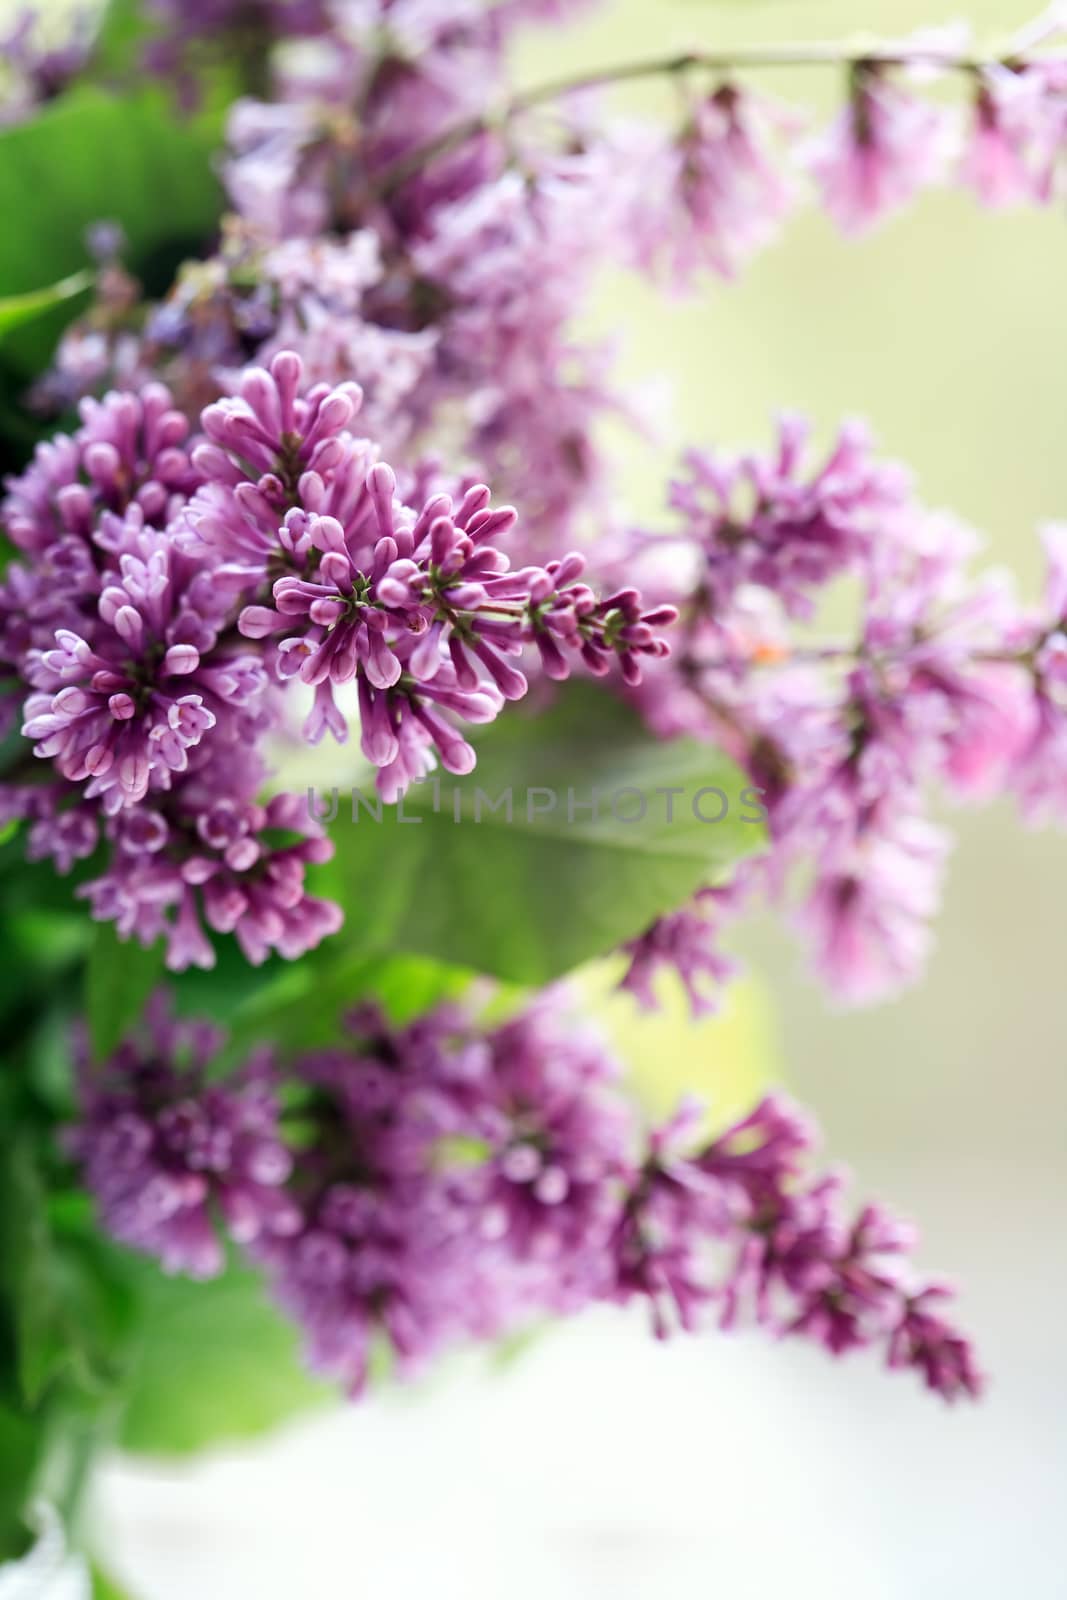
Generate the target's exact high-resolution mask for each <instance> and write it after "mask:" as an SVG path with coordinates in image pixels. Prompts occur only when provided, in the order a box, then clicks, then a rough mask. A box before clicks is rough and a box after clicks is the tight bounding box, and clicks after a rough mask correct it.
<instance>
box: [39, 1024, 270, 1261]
mask: <svg viewBox="0 0 1067 1600" xmlns="http://www.w3.org/2000/svg"><path fill="white" fill-rule="evenodd" d="M222 1038H223V1035H222V1033H221V1031H220V1030H219V1029H218V1028H216V1027H214V1026H213V1025H212V1024H211V1023H208V1022H201V1021H195V1020H184V1019H179V1018H175V1017H174V1016H173V1015H172V1014H171V1010H170V1005H169V1002H168V999H167V996H166V995H165V994H163V993H162V992H160V993H157V994H156V995H154V996H153V998H152V1000H151V1001H150V1002H149V1004H148V1006H147V1007H146V1010H145V1014H144V1017H143V1019H142V1022H141V1028H140V1037H139V1038H137V1039H127V1040H125V1041H124V1042H123V1043H122V1044H121V1045H120V1046H119V1048H118V1050H117V1051H116V1052H115V1054H114V1055H113V1056H112V1057H111V1058H110V1060H108V1061H107V1062H106V1063H105V1064H104V1065H103V1066H101V1067H94V1066H93V1065H92V1064H91V1062H90V1057H89V1052H88V1048H87V1046H86V1044H85V1041H84V1040H82V1041H80V1043H79V1061H78V1092H79V1101H80V1111H81V1115H80V1119H79V1121H78V1123H77V1124H76V1125H74V1126H72V1127H71V1128H70V1129H68V1131H67V1138H66V1145H67V1150H68V1153H69V1154H70V1155H71V1156H72V1157H73V1158H74V1159H75V1160H76V1161H78V1162H79V1163H80V1164H81V1165H82V1167H83V1170H84V1174H85V1181H86V1184H87V1186H88V1188H89V1190H90V1191H91V1193H92V1195H93V1197H94V1199H95V1201H96V1204H97V1206H98V1208H99V1211H100V1216H101V1219H102V1221H103V1223H104V1226H105V1227H106V1228H107V1231H108V1232H109V1233H110V1234H111V1235H112V1237H113V1238H115V1239H118V1240H119V1241H120V1242H121V1243H122V1244H125V1245H129V1246H130V1247H131V1249H134V1250H141V1251H145V1252H147V1253H148V1254H150V1255H154V1256H156V1257H158V1259H159V1261H160V1262H161V1263H162V1265H163V1267H164V1269H165V1270H166V1271H167V1272H181V1273H185V1274H187V1275H188V1276H189V1277H193V1278H210V1277H214V1276H215V1275H216V1274H217V1273H219V1272H221V1271H222V1268H223V1265H224V1263H225V1253H224V1250H223V1245H222V1240H221V1239H220V1236H219V1232H218V1229H217V1226H216V1217H218V1218H221V1219H222V1222H223V1224H224V1226H225V1229H226V1232H227V1234H228V1235H229V1237H230V1238H232V1239H233V1240H234V1241H236V1242H237V1243H239V1244H241V1245H243V1246H246V1247H247V1246H251V1245H252V1244H253V1243H254V1242H255V1241H256V1240H259V1239H262V1238H265V1237H268V1236H275V1235H278V1236H281V1235H285V1234H289V1233H292V1232H293V1231H294V1230H295V1229H296V1228H297V1227H299V1225H300V1218H299V1215H298V1213H297V1211H296V1208H295V1206H294V1205H293V1203H292V1201H291V1200H290V1199H289V1198H288V1197H287V1196H286V1194H285V1191H284V1188H283V1185H284V1184H285V1181H286V1179H287V1178H288V1176H289V1173H290V1172H291V1170H292V1164H293V1163H292V1157H291V1155H290V1152H289V1150H288V1148H287V1147H286V1145H285V1143H284V1141H283V1139H282V1135H281V1132H280V1127H279V1122H278V1100H277V1093H276V1089H275V1085H274V1083H273V1081H272V1079H271V1075H270V1071H269V1064H268V1062H267V1060H266V1058H265V1057H262V1056H259V1057H254V1058H252V1059H250V1060H249V1061H248V1062H247V1063H246V1064H245V1065H244V1067H243V1068H242V1069H241V1071H240V1072H239V1073H237V1074H236V1075H234V1076H232V1077H230V1078H228V1079H227V1080H226V1081H225V1082H224V1083H222V1082H213V1081H212V1080H211V1077H210V1075H209V1069H210V1066H211V1063H212V1060H213V1058H214V1057H215V1055H216V1053H217V1051H218V1049H219V1046H220V1044H221V1043H222Z"/></svg>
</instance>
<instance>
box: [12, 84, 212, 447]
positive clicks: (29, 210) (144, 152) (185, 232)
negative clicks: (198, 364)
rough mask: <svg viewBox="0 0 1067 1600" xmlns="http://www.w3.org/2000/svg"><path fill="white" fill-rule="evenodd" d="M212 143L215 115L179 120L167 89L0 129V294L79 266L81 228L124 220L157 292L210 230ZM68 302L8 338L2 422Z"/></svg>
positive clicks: (66, 108)
mask: <svg viewBox="0 0 1067 1600" xmlns="http://www.w3.org/2000/svg"><path fill="white" fill-rule="evenodd" d="M218 137H219V119H218V117H217V116H215V115H212V116H201V117H197V118H194V119H190V118H184V119H183V118H182V117H181V116H180V115H179V114H178V113H177V111H176V110H175V109H174V108H173V107H172V106H171V105H170V104H169V103H168V101H167V98H166V96H165V94H164V93H163V91H162V90H159V89H152V90H142V91H141V92H140V93H138V94H137V95H136V96H133V97H130V98H123V99H118V98H115V97H113V96H111V95H108V94H107V93H105V92H104V91H103V90H100V89H95V88H87V87H82V88H79V89H75V90H72V91H71V92H70V93H68V94H65V95H63V96H61V97H60V98H59V99H58V100H56V101H55V102H54V103H53V104H52V105H50V106H48V107H46V108H45V109H44V110H42V111H41V112H40V113H39V114H38V115H37V116H35V117H33V118H31V119H29V120H28V121H26V122H23V123H19V124H17V125H16V126H13V127H10V128H5V129H3V130H2V131H0V215H3V217H4V218H5V226H4V227H3V229H0V296H3V297H5V298H7V297H9V296H21V295H27V294H36V293H37V292H38V291H41V290H42V289H44V288H45V287H46V286H47V285H51V284H56V283H57V282H60V281H61V280H63V279H65V278H69V277H70V276H71V275H72V274H75V273H78V272H79V271H81V270H82V269H84V268H85V267H86V266H87V265H88V252H87V247H86V243H85V230H86V228H87V227H88V226H89V224H90V223H93V222H99V221H102V220H108V221H114V222H118V223H119V224H120V225H121V227H122V230H123V233H124V234H125V237H126V240H127V244H128V251H127V260H128V262H129V264H130V266H131V267H132V268H133V270H134V271H135V272H136V273H138V275H139V276H142V277H143V278H145V279H146V280H147V282H148V283H149V285H150V286H153V287H155V288H164V287H165V286H166V284H167V282H168V281H169V278H170V276H171V275H172V273H173V271H174V269H175V267H176V266H177V264H178V263H179V262H180V261H181V259H182V258H183V257H184V256H185V255H188V254H191V253H194V252H195V251H196V250H197V249H198V247H200V246H202V245H203V243H204V242H205V241H206V240H207V239H209V238H210V236H211V234H212V233H213V231H214V228H215V226H216V222H217V219H218V216H219V212H220V208H221V192H220V189H219V185H218V181H217V179H216V178H215V175H214V172H213V170H212V164H211V157H212V151H213V149H214V147H215V145H216V144H217V143H218ZM73 304H74V302H72V301H69V300H68V301H65V302H62V303H59V304H57V305H56V306H54V307H53V308H52V309H51V310H42V311H40V312H39V314H38V315H36V316H35V317H34V318H33V319H32V321H28V322H25V323H23V324H22V325H21V326H19V327H17V328H14V327H13V328H11V329H10V331H9V332H8V334H7V337H6V339H5V341H4V351H3V366H2V370H0V390H2V391H3V392H2V395H0V398H2V399H3V402H4V408H5V411H6V413H7V418H5V426H6V424H7V420H8V419H10V420H11V422H12V425H14V422H15V420H17V409H16V401H17V398H18V394H19V392H20V388H21V387H23V386H24V385H25V384H26V382H27V381H28V380H29V379H30V378H32V377H33V376H34V375H35V373H36V372H37V371H39V370H40V368H41V367H42V366H43V365H44V363H45V362H46V361H47V359H48V357H49V355H50V353H51V350H52V348H53V346H54V344H55V341H56V339H57V337H58V335H59V333H60V332H61V330H62V328H63V326H64V323H65V322H66V321H67V320H69V316H70V314H71V310H72V307H73Z"/></svg>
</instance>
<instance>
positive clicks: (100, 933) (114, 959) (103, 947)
mask: <svg viewBox="0 0 1067 1600" xmlns="http://www.w3.org/2000/svg"><path fill="white" fill-rule="evenodd" d="M164 954H165V951H164V946H163V941H162V940H159V941H157V942H156V943H155V944H154V945H151V946H150V947H149V948H148V949H147V950H145V949H143V948H142V946H141V945H139V944H138V943H137V942H136V941H135V940H132V939H131V940H127V941H126V942H123V941H122V940H120V939H119V937H118V935H117V934H116V932H115V927H114V924H113V923H110V922H102V923H99V924H98V925H97V928H96V933H95V936H94V938H93V943H92V946H91V948H90V950H89V960H88V963H87V966H86V973H85V1010H86V1016H87V1019H88V1024H89V1044H90V1048H91V1049H92V1053H93V1056H94V1058H95V1059H96V1060H97V1061H100V1060H103V1059H104V1057H106V1056H109V1055H110V1054H111V1052H112V1051H113V1050H114V1048H115V1046H116V1045H117V1044H118V1043H119V1042H120V1040H121V1039H122V1037H123V1035H124V1034H126V1033H127V1032H128V1031H129V1029H130V1028H131V1027H133V1025H134V1024H135V1023H136V1022H137V1019H138V1018H139V1017H140V1015H141V1012H142V1011H143V1010H144V1005H145V1001H146V1000H147V999H148V997H149V995H150V994H151V993H152V990H153V989H154V988H155V987H156V984H157V983H159V981H160V979H161V978H162V977H163V970H164V969H163V961H164Z"/></svg>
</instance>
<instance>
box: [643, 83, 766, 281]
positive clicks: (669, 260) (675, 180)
mask: <svg viewBox="0 0 1067 1600" xmlns="http://www.w3.org/2000/svg"><path fill="white" fill-rule="evenodd" d="M795 125H796V118H795V116H794V115H793V114H792V113H791V112H790V111H789V110H788V109H787V108H786V107H785V106H783V105H781V104H779V103H778V102H777V101H772V100H770V99H769V98H767V97H766V96H761V95H757V94H754V93H751V92H749V91H747V90H742V89H739V88H738V87H737V86H736V85H734V84H732V83H728V84H724V85H723V86H722V87H721V88H719V89H716V90H715V92H714V93H713V94H710V95H708V96H706V97H705V98H703V99H701V100H700V101H699V102H698V103H697V104H696V105H695V106H694V108H693V111H692V113H691V115H690V117H689V119H688V121H687V122H686V125H685V127H684V128H683V129H682V131H681V133H680V134H679V135H678V136H677V137H676V138H674V139H673V140H672V141H671V142H670V144H668V145H666V146H662V145H661V144H660V142H659V141H656V142H655V143H653V144H651V147H650V153H649V154H650V159H649V161H647V162H644V161H641V160H640V159H639V160H638V161H637V162H636V163H634V171H635V178H636V182H635V193H634V199H633V215H632V219H631V228H632V234H633V240H634V244H635V247H636V257H637V261H638V264H639V265H640V266H641V267H642V268H643V269H644V270H645V271H655V270H656V269H657V268H658V267H659V265H660V264H661V263H663V264H665V265H666V267H667V270H668V273H669V277H670V280H671V281H673V282H674V283H676V284H678V285H679V286H680V287H683V288H685V287H688V286H689V284H690V283H691V281H692V279H693V277H694V276H695V275H696V273H697V272H699V271H700V270H701V269H702V268H705V267H709V268H710V269H711V270H712V271H714V272H717V273H719V274H720V275H721V276H722V277H724V278H732V277H734V276H736V274H737V272H738V271H739V270H740V268H741V267H743V266H745V265H746V264H747V263H748V261H749V260H751V258H752V257H753V256H755V255H756V254H758V252H759V251H760V250H762V249H763V248H764V247H765V246H766V245H768V244H769V243H770V242H771V241H772V240H773V239H774V238H775V236H776V235H777V234H778V232H779V231H780V229H781V226H782V224H783V222H784V220H785V218H786V217H787V216H788V214H789V212H790V211H791V209H792V208H793V206H794V205H795V203H796V200H797V194H796V190H795V187H794V185H793V184H792V183H791V182H790V181H789V178H788V177H787V175H786V174H785V173H784V172H783V163H782V160H781V152H780V151H779V150H778V149H776V148H775V147H774V146H775V141H776V140H777V139H778V138H779V137H780V136H781V135H782V134H783V133H785V132H787V131H792V130H793V129H794V128H795ZM620 159H625V150H621V151H620ZM661 194H662V195H664V196H666V205H664V204H661V203H659V201H658V198H657V197H658V196H659V195H661Z"/></svg>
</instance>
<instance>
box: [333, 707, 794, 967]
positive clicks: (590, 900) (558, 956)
mask: <svg viewBox="0 0 1067 1600" xmlns="http://www.w3.org/2000/svg"><path fill="white" fill-rule="evenodd" d="M746 786H747V779H746V778H745V776H744V775H743V774H742V772H741V771H740V770H739V769H738V768H737V767H736V766H734V765H733V763H732V762H730V761H729V760H727V758H726V757H725V756H723V755H722V754H721V753H720V752H718V751H716V750H715V749H713V748H711V747H710V746H708V745H705V744H699V743H697V742H696V741H693V740H684V739H679V740H672V741H670V742H666V741H657V740H654V739H651V738H650V737H649V736H648V734H647V733H646V732H645V731H644V729H643V727H642V725H641V723H640V721H639V719H638V718H637V717H636V716H635V715H634V713H633V712H632V711H630V710H629V708H628V707H626V706H624V705H622V704H621V703H619V702H618V701H616V700H615V699H614V698H612V697H611V696H609V695H606V694H604V693H602V692H600V691H598V690H596V689H594V688H591V687H588V686H584V685H583V686H574V687H572V688H571V690H570V691H569V692H568V693H567V694H566V695H565V696H563V697H562V698H561V700H560V701H559V703H558V704H557V705H556V706H555V707H554V708H553V709H551V710H550V711H549V712H547V713H542V714H540V715H537V716H532V715H528V714H524V713H523V711H522V710H519V709H512V710H510V711H509V712H507V713H505V715H504V716H503V717H502V718H501V719H500V721H499V722H498V723H497V724H496V725H495V726H494V728H493V730H492V732H491V733H490V734H489V735H487V736H486V737H485V738H484V739H483V740H482V741H481V742H480V744H479V758H478V766H477V769H476V771H475V772H474V773H473V774H472V775H471V776H470V777H469V778H466V779H463V780H461V781H455V782H449V783H448V784H442V785H441V786H440V788H439V790H438V791H437V792H436V793H435V791H434V789H433V787H432V786H431V785H428V784H422V785H419V786H417V787H416V788H415V789H414V790H412V791H411V792H410V793H409V795H408V797H407V800H406V802H405V805H404V808H403V810H402V812H401V813H397V812H396V811H395V810H393V811H390V810H389V809H388V808H386V809H385V810H384V811H383V813H382V820H381V821H377V820H375V818H374V817H373V816H372V815H370V814H368V812H367V810H366V809H365V808H364V807H362V806H359V807H357V820H355V821H353V820H352V819H351V816H350V810H351V808H350V806H349V804H348V798H347V796H342V797H341V809H340V812H339V815H338V818H337V820H336V821H335V822H334V823H333V824H332V826H331V829H330V832H331V836H332V838H333V840H334V842H335V844H336V855H335V858H334V861H333V862H332V863H331V864H330V866H329V868H327V869H325V884H326V886H327V887H328V890H329V892H331V893H333V894H334V895H335V896H336V897H337V898H339V899H340V901H341V903H342V904H343V906H344V908H345V913H346V919H347V920H346V927H345V933H344V935H343V937H344V939H345V940H346V943H347V945H348V948H349V949H350V950H352V951H376V950H392V951H414V952H418V953H420V954H423V955H427V956H432V957H434V958H435V959H437V960H440V961H446V962H451V963H455V964H457V965H462V966H466V967H470V968H473V969H474V970H475V971H478V972H483V973H488V974H491V975H493V976H496V977H501V978H505V979H508V980H510V981H513V982H516V983H529V984H538V983H545V982H548V981H550V980H551V979H553V978H556V977H558V976H559V975H560V974H562V973H564V972H567V971H569V970H570V969H571V968H573V967H575V966H577V965H579V964H580V963H581V962H583V961H586V960H589V959H590V958H591V957H593V956H597V955H602V954H604V953H605V952H607V951H609V950H611V949H613V948H615V947H616V946H617V945H619V944H620V943H622V942H623V941H624V940H626V939H629V938H632V937H634V936H635V935H637V934H639V933H641V932H642V931H643V930H644V929H645V928H646V927H647V926H648V925H649V924H650V923H651V922H653V921H654V920H655V918H656V917H657V916H659V915H660V914H661V913H663V912H664V911H666V910H668V909H671V908H673V907H676V906H678V905H679V904H681V903H682V902H683V901H684V900H685V899H686V898H687V897H688V896H689V895H690V894H691V893H692V892H693V890H694V889H696V888H697V887H698V886H699V885H701V884H703V883H706V882H708V881H709V880H712V879H714V878H716V877H719V876H721V875H722V874H723V872H724V871H725V870H726V869H728V868H729V867H730V866H731V865H732V864H733V863H734V862H736V861H737V860H738V859H739V858H740V857H741V856H743V855H745V854H747V853H748V852H750V851H751V850H754V849H757V848H759V847H760V846H761V845H762V843H763V840H764V832H763V828H762V826H761V825H760V823H759V822H757V821H751V820H745V818H746V817H751V816H752V815H753V813H752V809H751V806H746V805H745V804H744V802H743V795H744V791H745V790H746ZM594 789H596V791H597V792H598V794H599V795H600V797H601V799H600V804H599V810H598V815H597V816H595V817H594V816H592V815H591V814H590V813H589V811H588V810H582V809H581V807H582V806H583V804H584V803H585V802H588V801H589V799H590V797H591V793H592V791H593V790H594ZM668 789H673V790H678V791H681V792H680V793H678V794H676V795H675V796H674V797H673V798H672V799H671V800H670V802H668V798H667V796H666V794H665V791H666V790H668ZM507 790H510V791H511V794H512V801H513V804H512V817H511V820H510V821H508V820H507V817H506V814H505V811H504V810H503V809H502V808H501V809H499V810H496V811H491V810H489V809H488V805H487V802H486V800H485V799H484V798H483V799H482V800H481V801H479V800H478V791H481V793H482V795H483V796H486V797H488V801H489V802H492V801H495V800H497V799H498V798H499V797H500V796H501V795H502V794H503V793H504V792H505V791H507ZM702 790H718V791H721V792H722V794H723V795H725V796H726V797H727V802H728V813H727V815H725V816H724V817H723V819H722V820H721V821H711V820H701V819H700V817H698V816H697V814H696V810H695V809H694V800H695V799H696V798H697V796H698V795H699V793H700V791H702ZM623 791H630V793H629V794H628V795H626V794H624V793H623ZM571 794H573V796H574V802H575V804H574V808H573V813H572V812H571V807H570V805H569V796H570V795H571ZM612 797H614V800H615V805H614V808H613V806H612V803H611V802H612ZM435 800H436V806H435ZM642 801H643V803H644V806H645V816H644V818H643V820H628V819H629V818H630V817H631V816H636V814H637V812H638V810H639V808H640V806H641V804H642ZM668 804H670V808H671V810H672V812H673V815H672V816H671V818H670V819H668ZM550 806H551V809H549V807H550ZM542 808H543V809H542ZM698 808H699V810H700V811H701V812H702V813H703V816H704V817H707V818H712V817H714V816H715V815H716V814H717V813H718V812H719V811H721V810H722V802H721V801H720V800H718V799H716V798H715V797H714V796H711V795H705V796H704V797H703V798H701V799H700V800H699V802H698ZM476 813H477V815H476ZM457 814H458V815H459V816H460V818H461V820H460V821H458V822H457V821H456V820H455V817H456V815H457Z"/></svg>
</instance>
